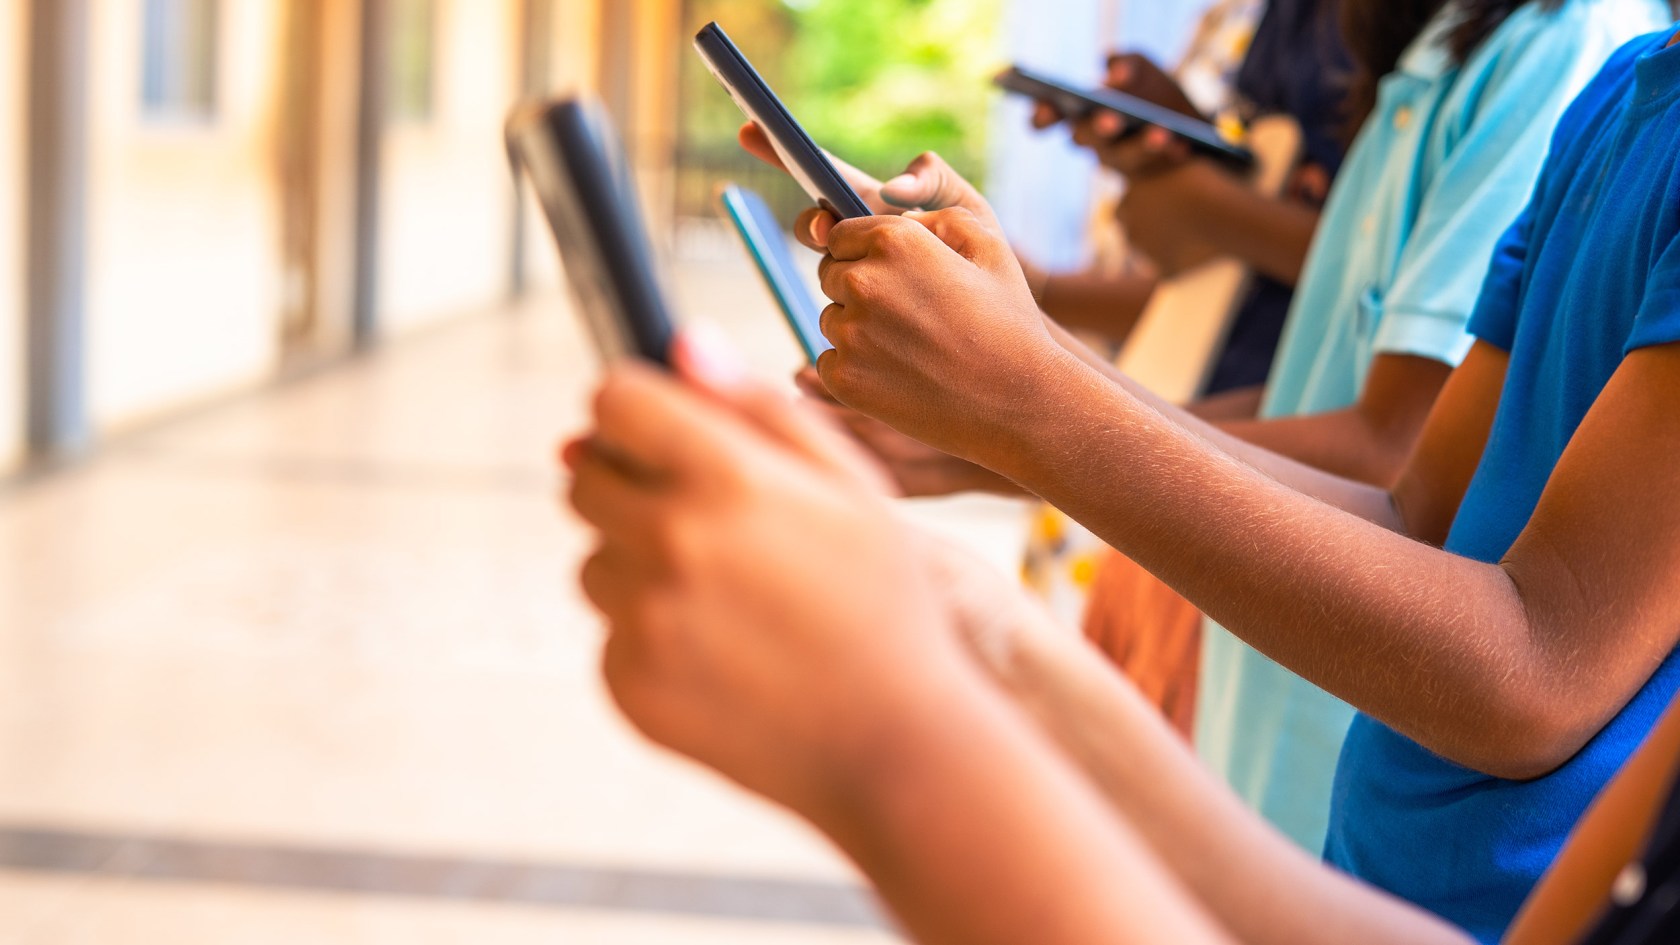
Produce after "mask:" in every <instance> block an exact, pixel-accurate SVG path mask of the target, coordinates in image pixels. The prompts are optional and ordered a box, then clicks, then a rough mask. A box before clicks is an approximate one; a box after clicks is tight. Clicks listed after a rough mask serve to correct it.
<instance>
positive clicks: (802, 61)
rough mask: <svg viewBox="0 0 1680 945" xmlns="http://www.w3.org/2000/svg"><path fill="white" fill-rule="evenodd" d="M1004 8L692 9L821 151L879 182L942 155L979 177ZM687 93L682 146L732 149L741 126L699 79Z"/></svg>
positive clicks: (765, 2) (970, 2)
mask: <svg viewBox="0 0 1680 945" xmlns="http://www.w3.org/2000/svg"><path fill="white" fill-rule="evenodd" d="M1000 5H1001V3H1000V0H695V2H693V3H692V4H691V8H692V10H693V12H694V23H693V24H692V25H693V26H694V27H696V28H698V26H699V25H700V24H702V23H704V22H705V21H706V20H709V19H716V20H717V21H718V22H719V23H721V24H722V25H723V28H724V29H725V30H726V31H728V32H729V34H730V35H731V36H732V37H733V38H734V39H735V41H736V42H737V43H738V44H740V46H741V47H742V49H743V50H744V51H745V52H746V53H747V56H748V57H749V58H751V59H752V60H753V62H754V64H755V65H757V66H758V68H759V69H760V71H761V72H763V73H764V74H765V77H766V79H767V80H768V81H769V82H770V83H771V84H772V85H773V86H775V88H776V89H777V91H778V92H779V93H780V94H781V95H782V97H783V99H784V100H785V101H787V103H788V106H789V108H790V109H791V110H792V111H793V113H794V115H795V116H796V117H797V118H798V119H799V120H800V122H801V123H802V124H804V125H805V127H806V129H807V130H808V131H810V132H811V136H812V137H813V138H815V139H816V140H817V142H818V143H819V144H821V145H823V146H824V147H826V148H828V149H830V150H832V151H834V152H835V153H837V154H840V155H842V156H844V157H845V158H847V159H848V160H850V161H852V162H853V163H855V164H858V165H860V166H862V167H864V168H866V169H868V170H871V171H873V172H875V173H877V174H890V173H893V172H896V171H898V170H900V169H902V168H903V166H904V165H905V164H906V163H907V162H908V161H909V160H910V159H911V158H914V157H915V156H916V155H918V154H920V153H921V152H923V151H930V150H931V151H938V152H940V154H942V155H944V156H945V158H946V159H947V160H949V161H950V162H951V163H952V164H954V165H956V166H957V167H958V168H959V169H960V170H962V171H963V172H964V173H965V174H969V175H971V176H972V177H973V178H974V179H981V178H982V177H983V176H984V170H985V156H986V132H987V125H988V120H987V119H988V114H989V106H990V102H991V94H992V93H991V86H990V81H989V80H990V76H991V74H992V72H994V71H995V70H996V68H997V67H998V65H999V62H998V58H999V54H998V49H999V44H998V41H997V24H998V22H999V18H1000ZM684 78H685V82H688V83H690V84H689V87H688V89H687V90H686V94H685V102H686V103H687V105H686V107H685V114H684V125H685V127H684V134H683V139H684V141H685V144H686V145H687V146H688V148H689V149H690V150H691V151H709V150H710V149H711V145H712V144H713V143H715V142H717V141H719V140H722V141H725V142H732V141H733V139H734V128H735V127H736V125H738V124H739V117H738V115H737V114H735V113H733V112H731V111H730V110H729V103H728V100H727V99H726V98H724V97H723V96H722V95H721V94H720V93H717V91H716V89H714V88H712V87H711V85H712V83H711V78H710V77H709V76H707V75H706V74H705V72H704V70H695V69H689V70H687V71H686V72H685V76H684Z"/></svg>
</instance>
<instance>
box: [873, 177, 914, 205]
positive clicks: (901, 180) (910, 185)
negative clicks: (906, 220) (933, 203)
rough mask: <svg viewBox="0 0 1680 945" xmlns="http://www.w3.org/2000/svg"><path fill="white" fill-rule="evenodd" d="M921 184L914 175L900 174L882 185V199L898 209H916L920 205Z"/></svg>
mask: <svg viewBox="0 0 1680 945" xmlns="http://www.w3.org/2000/svg"><path fill="white" fill-rule="evenodd" d="M921 184H922V182H921V179H920V178H918V177H917V176H916V175H914V174H900V175H898V176H897V177H894V178H893V179H892V180H889V181H887V182H886V183H885V184H882V185H881V199H883V200H885V201H887V202H888V203H890V204H892V205H893V206H896V207H914V206H916V205H917V204H919V203H920V196H921V194H920V191H921ZM893 191H898V193H897V194H894V193H893Z"/></svg>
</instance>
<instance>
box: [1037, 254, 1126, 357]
mask: <svg viewBox="0 0 1680 945" xmlns="http://www.w3.org/2000/svg"><path fill="white" fill-rule="evenodd" d="M1027 281H1028V282H1029V283H1030V284H1035V285H1037V286H1038V290H1037V292H1036V293H1035V296H1036V298H1037V299H1038V304H1039V307H1040V308H1042V309H1044V313H1045V314H1046V315H1049V316H1050V317H1051V318H1054V319H1055V320H1056V321H1057V322H1058V323H1059V324H1061V325H1063V326H1065V327H1067V328H1071V329H1073V330H1075V331H1089V332H1094V333H1096V334H1099V335H1101V336H1103V337H1104V338H1107V339H1109V340H1111V341H1114V342H1117V343H1118V342H1124V341H1125V340H1126V339H1127V338H1129V337H1131V334H1132V329H1134V328H1136V327H1137V323H1138V320H1139V319H1140V318H1142V317H1143V312H1144V309H1145V308H1147V307H1148V305H1149V299H1150V296H1152V295H1154V294H1155V286H1156V284H1157V280H1156V278H1155V276H1154V275H1153V274H1151V273H1147V272H1135V271H1134V272H1126V273H1121V274H1119V275H1103V274H1099V273H1094V272H1069V273H1060V272H1058V273H1045V274H1043V277H1042V278H1041V279H1039V280H1037V281H1036V282H1035V281H1034V279H1033V273H1031V272H1029V273H1028V277H1027Z"/></svg>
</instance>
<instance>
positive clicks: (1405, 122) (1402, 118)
mask: <svg viewBox="0 0 1680 945" xmlns="http://www.w3.org/2000/svg"><path fill="white" fill-rule="evenodd" d="M1411 126H1412V110H1411V109H1410V108H1405V107H1401V108H1400V109H1399V110H1397V111H1395V113H1394V130H1395V131H1405V130H1406V129H1407V128H1410V127H1411Z"/></svg>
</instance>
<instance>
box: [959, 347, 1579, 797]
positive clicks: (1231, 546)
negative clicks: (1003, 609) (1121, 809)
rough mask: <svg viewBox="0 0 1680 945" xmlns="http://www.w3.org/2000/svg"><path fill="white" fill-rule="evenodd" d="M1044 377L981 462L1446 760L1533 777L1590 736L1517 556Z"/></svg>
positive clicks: (1102, 389) (1564, 657)
mask: <svg viewBox="0 0 1680 945" xmlns="http://www.w3.org/2000/svg"><path fill="white" fill-rule="evenodd" d="M1034 383H1035V384H1039V385H1041V386H1040V387H1039V388H1038V389H1037V390H1035V391H1033V392H1031V393H1030V394H1029V395H1028V396H1025V397H1021V398H1020V401H1021V403H1023V404H1030V405H1031V414H1032V416H1033V417H1034V418H1035V419H1034V420H1026V419H1021V420H1018V421H1013V422H1012V421H1010V420H1008V419H1007V418H1002V420H1001V422H999V423H998V424H997V426H996V427H995V428H993V429H990V430H988V435H987V436H986V438H985V440H984V442H979V441H976V443H975V448H976V452H977V454H979V455H976V456H973V457H971V458H973V459H975V460H976V461H978V462H981V463H983V464H988V465H991V464H995V465H994V468H996V469H997V470H998V471H999V472H1001V473H1003V474H1004V475H1007V476H1009V477H1010V478H1012V479H1014V480H1016V481H1017V482H1021V483H1022V484H1024V485H1026V486H1027V487H1028V488H1030V489H1032V490H1033V491H1034V492H1035V493H1037V494H1038V495H1040V496H1042V497H1043V498H1045V499H1046V500H1047V501H1049V502H1051V503H1052V504H1053V505H1055V506H1056V507H1058V508H1060V509H1062V510H1063V511H1064V512H1066V513H1068V514H1069V515H1071V516H1072V517H1073V518H1074V519H1075V520H1077V521H1079V522H1080V523H1081V524H1083V525H1085V526H1086V527H1088V528H1090V529H1091V530H1092V531H1094V532H1095V533H1096V534H1097V535H1099V536H1100V537H1102V538H1103V539H1105V540H1106V541H1108V542H1109V543H1110V544H1111V545H1113V546H1114V547H1115V548H1116V549H1118V550H1119V551H1120V552H1122V553H1123V554H1125V555H1127V556H1128V557H1130V558H1132V559H1133V560H1136V561H1138V562H1139V563H1140V564H1142V565H1144V566H1145V567H1147V568H1148V569H1149V570H1150V571H1152V572H1154V573H1155V574H1156V575H1157V576H1159V577H1161V578H1162V579H1163V580H1165V581H1166V582H1167V583H1168V584H1171V585H1172V586H1173V587H1174V588H1175V589H1177V590H1178V591H1179V592H1180V593H1182V594H1184V595H1185V596H1186V597H1187V598H1189V599H1190V600H1191V601H1192V602H1193V603H1195V604H1196V605H1197V606H1199V607H1201V608H1202V609H1203V611H1204V612H1206V613H1207V614H1209V616H1211V617H1213V618H1214V619H1216V620H1218V621H1220V622H1221V623H1223V624H1224V625H1226V626H1227V627H1230V628H1231V629H1232V630H1233V631H1234V632H1236V633H1237V634H1238V635H1239V636H1241V637H1242V638H1243V639H1245V640H1247V641H1248V642H1249V643H1250V644H1252V645H1253V646H1255V647H1256V648H1258V649H1260V650H1261V651H1262V652H1264V653H1266V654H1267V655H1269V656H1271V657H1272V658H1274V659H1276V660H1277V661H1278V662H1280V663H1282V664H1283V665H1285V666H1287V667H1289V668H1290V669H1292V670H1294V671H1295V672H1297V673H1299V674H1300V675H1302V676H1304V677H1306V678H1307V679H1309V680H1311V681H1312V682H1314V683H1316V684H1317V685H1319V686H1320V687H1321V688H1324V689H1326V690H1328V691H1330V692H1332V693H1334V694H1336V695H1338V696H1340V697H1341V698H1343V699H1345V700H1346V701H1348V702H1350V703H1352V704H1353V705H1355V706H1357V707H1359V708H1361V709H1363V710H1365V711H1366V712H1368V713H1370V714H1371V715H1373V716H1375V717H1377V718H1378V719H1380V720H1382V721H1383V722H1385V723H1387V724H1388V725H1390V726H1392V727H1394V728H1396V729H1397V730H1399V731H1401V732H1403V733H1405V734H1407V735H1408V736H1410V737H1412V738H1414V739H1415V740H1417V741H1419V742H1421V743H1422V744H1424V745H1425V746H1426V747H1429V748H1431V749H1432V750H1434V751H1436V752H1437V753H1439V754H1442V755H1444V756H1446V757H1448V758H1451V759H1453V760H1455V761H1457V762H1459V763H1461V764H1464V765H1467V766H1470V767H1474V768H1477V769H1479V770H1482V771H1485V772H1488V773H1491V774H1497V775H1501V776H1506V777H1532V776H1535V775H1538V774H1540V773H1543V772H1544V771H1545V770H1549V766H1555V765H1556V764H1558V763H1561V762H1562V761H1563V760H1564V759H1566V758H1567V757H1568V756H1569V755H1570V754H1572V753H1573V750H1574V749H1575V748H1578V747H1579V743H1578V742H1575V741H1574V739H1576V738H1577V737H1579V735H1580V734H1581V733H1579V732H1574V731H1569V732H1560V731H1558V729H1557V728H1556V726H1555V725H1554V724H1553V723H1554V722H1556V720H1557V719H1558V718H1559V713H1558V711H1557V710H1556V708H1555V706H1553V704H1552V702H1553V700H1554V699H1555V696H1556V693H1557V691H1558V690H1557V687H1558V686H1560V685H1563V684H1564V683H1565V682H1566V681H1567V680H1568V679H1570V678H1572V677H1571V675H1570V674H1571V669H1570V666H1571V660H1570V657H1569V654H1568V652H1566V651H1567V650H1568V643H1567V637H1566V636H1565V635H1561V634H1543V633H1539V632H1537V631H1536V629H1535V628H1534V627H1533V626H1532V625H1531V624H1530V623H1529V619H1528V615H1527V613H1526V611H1525V607H1524V601H1523V599H1522V597H1521V596H1520V595H1519V594H1518V592H1517V587H1516V584H1515V583H1514V582H1513V581H1512V579H1511V577H1510V576H1509V575H1508V574H1507V573H1506V572H1505V571H1504V570H1503V569H1502V568H1500V567H1498V566H1494V565H1487V564H1482V563H1479V562H1474V561H1471V560H1468V559H1464V558H1460V557H1457V556H1454V555H1450V554H1447V553H1444V552H1441V551H1439V550H1436V549H1433V548H1430V547H1428V546H1426V545H1423V544H1421V543H1419V542H1416V541H1413V540H1411V539H1409V538H1406V537H1404V536H1402V535H1400V534H1396V533H1395V532H1394V531H1392V530H1391V527H1392V523H1390V527H1384V526H1381V525H1377V524H1374V523H1373V521H1370V520H1366V519H1362V518H1359V517H1355V516H1354V515H1349V514H1347V511H1346V510H1344V509H1338V508H1334V507H1332V506H1331V505H1327V504H1325V502H1324V501H1321V498H1315V497H1313V496H1312V495H1310V494H1309V495H1303V494H1301V493H1300V492H1298V491H1296V490H1294V489H1292V488H1289V487H1286V486H1285V485H1284V484H1283V483H1281V482H1280V481H1279V479H1278V478H1275V477H1274V476H1273V475H1270V474H1269V470H1268V469H1262V468H1260V467H1259V464H1251V463H1250V462H1248V461H1246V460H1247V455H1251V454H1239V453H1237V451H1227V450H1224V449H1221V448H1220V446H1219V444H1216V443H1214V442H1210V440H1209V439H1208V438H1206V437H1205V436H1203V435H1202V434H1201V433H1200V432H1199V431H1198V430H1196V429H1194V428H1192V427H1191V426H1190V425H1189V424H1187V423H1184V422H1183V421H1182V420H1180V419H1179V418H1176V417H1175V418H1173V419H1168V417H1167V416H1166V415H1164V414H1163V413H1162V412H1160V411H1159V410H1158V409H1157V408H1156V407H1154V406H1152V405H1151V404H1148V403H1145V402H1144V401H1142V400H1141V399H1139V398H1138V397H1135V396H1132V395H1131V394H1129V393H1128V392H1127V391H1125V390H1122V389H1120V388H1119V387H1117V386H1116V385H1115V384H1113V383H1112V382H1109V381H1107V380H1105V379H1104V378H1102V377H1099V376H1098V375H1097V374H1096V373H1094V372H1092V371H1090V370H1088V369H1085V368H1083V367H1081V366H1079V365H1078V364H1077V363H1076V362H1074V361H1073V360H1072V359H1069V358H1061V359H1060V360H1059V362H1058V365H1057V366H1056V367H1053V368H1051V369H1048V370H1046V371H1043V372H1041V374H1040V375H1039V376H1038V377H1037V378H1035V380H1034ZM1025 409H1026V408H1024V407H1023V410H1025ZM1045 416H1052V417H1055V418H1057V420H1056V422H1055V423H1044V422H1042V418H1043V417H1045ZM1250 449H1252V448H1250ZM1256 452H1258V453H1261V454H1264V451H1256ZM1234 454H1236V455H1234ZM1239 455H1240V456H1241V458H1239ZM1272 466H1273V468H1276V466H1277V464H1276V463H1274V464H1272ZM1284 468H1286V469H1293V468H1294V467H1292V466H1288V465H1287V463H1286V464H1285V465H1284ZM1317 475H1319V476H1323V475H1324V474H1322V473H1320V474H1317ZM1291 485H1293V483H1291ZM1372 491H1375V490H1372ZM1389 507H1390V512H1391V513H1392V505H1391V504H1390V506H1389ZM1586 734H1589V735H1590V732H1588V733H1586Z"/></svg>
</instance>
